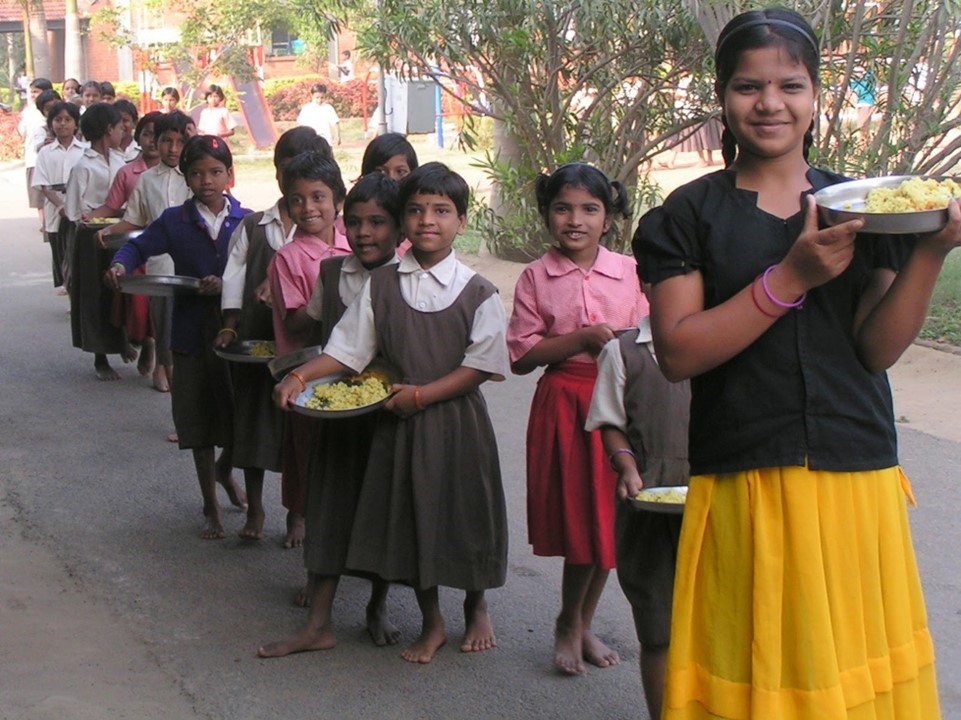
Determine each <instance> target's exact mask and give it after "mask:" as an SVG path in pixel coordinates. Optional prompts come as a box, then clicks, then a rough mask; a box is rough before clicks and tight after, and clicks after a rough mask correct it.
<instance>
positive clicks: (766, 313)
mask: <svg viewBox="0 0 961 720" xmlns="http://www.w3.org/2000/svg"><path fill="white" fill-rule="evenodd" d="M760 279H761V276H760V275H758V276H757V277H756V278H754V282H752V283H751V300H753V301H754V307H756V308H757V309H758V312H760V313H761V314H762V315H766V316H767V317H769V318H774V319H775V320H776V319H777V318H779V317H782V316H781V315H777V314H776V313H770V312H768V311H767V310H765V309H764V308H763V307H761V303H759V302H758V300H757V295H755V294H754V288H755V287H756V286H757V281H758V280H760Z"/></svg>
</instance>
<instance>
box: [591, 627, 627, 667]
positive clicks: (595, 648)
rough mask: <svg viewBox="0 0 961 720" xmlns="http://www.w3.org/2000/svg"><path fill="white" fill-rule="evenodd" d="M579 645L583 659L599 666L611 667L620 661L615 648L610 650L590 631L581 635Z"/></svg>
mask: <svg viewBox="0 0 961 720" xmlns="http://www.w3.org/2000/svg"><path fill="white" fill-rule="evenodd" d="M581 647H582V648H583V653H584V659H585V660H587V662H589V663H590V664H591V665H596V666H597V667H599V668H607V667H613V666H614V665H617V664H618V663H619V662H620V661H621V656H620V655H618V654H617V651H616V650H611V649H610V648H609V647H607V645H605V644H604V643H602V642H601V641H600V639H599V638H598V637H597V635H595V634H594V633H592V632H585V633H583V635H582V636H581Z"/></svg>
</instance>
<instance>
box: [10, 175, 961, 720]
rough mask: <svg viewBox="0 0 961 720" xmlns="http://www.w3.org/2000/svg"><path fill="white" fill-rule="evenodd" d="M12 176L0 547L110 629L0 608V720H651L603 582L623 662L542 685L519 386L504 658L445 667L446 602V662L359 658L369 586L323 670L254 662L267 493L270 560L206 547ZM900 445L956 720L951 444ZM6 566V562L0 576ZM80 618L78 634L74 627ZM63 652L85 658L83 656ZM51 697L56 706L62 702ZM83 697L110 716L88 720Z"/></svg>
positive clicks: (262, 596) (507, 394) (166, 457)
mask: <svg viewBox="0 0 961 720" xmlns="http://www.w3.org/2000/svg"><path fill="white" fill-rule="evenodd" d="M21 177H22V176H21V174H20V172H19V171H18V172H16V173H14V174H13V175H12V176H8V175H7V174H0V217H3V218H6V219H3V220H2V222H3V229H4V232H3V235H2V237H0V327H2V328H3V338H2V341H0V387H2V389H3V391H2V393H0V493H2V495H0V520H2V522H3V525H4V528H5V532H6V533H8V534H9V533H10V532H11V528H13V529H14V530H15V531H16V532H17V533H22V534H24V535H25V536H26V538H27V541H26V543H24V542H19V543H12V544H10V543H7V542H5V541H3V540H0V547H3V548H5V552H6V549H9V548H11V547H13V548H17V550H16V552H19V553H21V554H22V553H25V552H30V553H35V554H36V557H37V563H38V568H39V567H40V566H41V565H42V564H43V562H46V561H45V560H44V558H47V559H49V558H50V557H52V558H54V559H55V566H56V568H58V569H61V570H62V571H63V573H64V574H63V576H62V577H60V578H58V577H55V576H51V577H50V578H49V583H47V584H46V586H48V587H49V591H50V592H52V593H64V594H66V596H67V597H69V599H70V603H71V606H74V604H75V603H76V604H80V605H89V606H90V611H91V613H99V614H100V616H102V615H103V614H104V613H109V616H110V617H111V618H112V619H113V623H114V625H115V627H114V628H113V629H112V632H113V634H112V635H111V636H110V637H109V638H104V637H100V636H98V635H96V634H95V637H92V638H89V639H87V637H86V636H85V635H84V634H83V632H82V628H81V629H76V628H74V629H72V630H68V632H66V633H63V632H58V628H59V625H58V622H57V621H58V619H57V618H56V617H51V618H49V619H48V621H47V622H45V623H37V622H36V621H35V619H34V620H30V621H24V622H21V621H19V620H18V618H21V617H23V618H32V617H34V616H32V615H30V614H29V613H27V612H19V613H18V609H19V610H24V608H20V606H19V605H17V606H16V607H15V606H14V605H15V603H10V605H11V606H10V607H5V608H2V609H0V696H3V697H7V698H11V697H12V698H15V699H16V700H17V701H18V702H19V703H20V704H16V703H14V704H13V705H8V704H7V703H6V702H4V703H0V705H6V706H7V707H6V709H5V708H4V707H2V706H0V718H7V717H9V718H40V717H47V715H45V714H44V712H50V715H49V716H50V717H54V714H53V712H52V710H51V708H59V709H60V710H63V711H62V712H58V713H57V714H56V716H57V717H62V716H65V717H68V718H72V717H82V718H87V717H89V718H105V717H110V718H114V717H132V718H133V717H148V716H149V717H157V718H162V717H168V718H181V717H182V718H193V717H210V718H231V720H242V719H245V718H251V719H259V718H265V717H276V718H294V717H321V718H332V717H337V718H340V719H341V720H348V719H350V718H365V719H367V718H468V717H470V718H578V719H582V718H594V717H604V718H611V719H616V718H644V717H646V713H645V711H644V710H643V701H642V698H641V693H640V688H639V682H638V678H637V643H636V640H635V639H634V635H633V628H632V625H631V621H630V615H629V610H628V606H627V603H626V601H625V600H624V599H623V596H622V595H621V594H620V591H619V589H618V588H617V587H616V583H614V582H612V583H611V585H610V586H609V589H608V592H607V593H606V594H605V596H604V598H603V600H602V604H601V607H600V609H599V612H598V618H597V630H598V632H599V634H600V635H601V637H602V638H603V639H605V640H606V641H608V642H609V643H611V644H613V645H614V646H615V647H616V648H617V649H618V650H619V651H620V653H621V656H622V658H623V663H622V664H621V665H620V666H619V667H616V668H613V669H609V670H604V671H601V670H596V669H594V670H591V671H589V672H588V673H587V674H586V676H585V677H581V678H562V677H559V676H558V675H556V674H555V673H554V672H552V670H551V667H550V663H549V659H550V646H551V630H552V618H553V616H554V615H555V614H556V611H557V605H558V591H559V582H560V581H559V570H560V566H559V563H558V561H557V560H551V559H546V560H545V559H539V558H534V557H532V556H531V554H530V552H529V549H528V546H527V544H526V532H525V518H524V496H523V437H524V426H525V423H526V417H527V407H528V403H529V398H530V396H531V393H532V390H533V379H532V378H511V379H510V380H508V381H507V382H505V383H499V384H489V386H488V387H487V389H486V394H487V397H488V400H489V403H490V407H491V414H492V416H493V419H494V423H495V426H496V428H497V430H498V438H499V442H500V449H501V458H502V465H503V468H504V472H505V482H506V486H507V493H508V504H509V508H510V533H511V554H510V571H509V575H508V581H507V586H506V587H505V588H503V589H500V590H497V591H494V592H492V593H491V594H490V602H491V610H492V615H493V619H494V622H495V627H496V630H497V634H498V638H499V647H498V648H497V649H496V650H495V651H493V652H489V653H483V654H480V655H477V656H469V655H464V654H461V653H460V652H458V651H457V649H456V640H457V638H458V637H459V631H460V628H461V622H460V616H459V606H458V604H459V602H460V597H459V596H458V595H457V594H456V593H454V592H452V591H451V592H445V593H443V594H442V602H443V606H444V611H445V615H446V616H447V617H448V621H449V629H450V641H451V646H450V647H448V648H445V649H444V650H442V651H441V653H440V654H439V655H438V657H437V658H436V659H435V661H434V663H432V664H431V665H429V666H424V667H415V666H411V665H408V664H407V663H404V662H403V661H401V660H400V659H399V658H398V652H397V650H396V649H387V650H384V649H379V648H375V647H373V646H372V645H371V644H370V643H369V642H368V641H367V640H366V638H365V635H364V632H363V605H364V602H365V599H366V597H365V593H366V591H367V587H366V586H365V584H364V583H362V582H360V581H356V580H351V579H346V580H344V582H343V584H342V586H341V592H340V595H339V597H338V600H337V603H336V607H335V612H336V617H337V619H338V624H339V633H338V634H339V637H340V645H339V646H338V647H337V648H336V649H335V650H333V651H330V652H324V653H312V654H307V655H301V656H295V657H291V658H285V659H279V660H271V661H263V660H258V659H257V658H256V657H255V656H254V652H255V650H256V648H257V645H258V644H259V643H260V642H262V641H264V640H268V639H274V638H277V637H280V636H283V635H284V634H286V633H288V632H290V631H292V630H294V629H295V628H297V627H298V626H299V625H300V623H301V622H302V619H303V617H304V611H303V610H301V609H298V608H295V607H293V606H292V604H291V597H292V595H293V593H294V591H295V590H296V588H297V587H298V585H299V583H300V582H301V580H302V574H303V570H302V566H301V559H300V557H299V554H298V553H297V552H296V551H282V550H281V549H280V548H279V537H280V536H281V533H282V510H281V508H280V504H279V483H278V482H277V478H276V477H272V478H271V479H270V480H269V481H268V483H267V495H268V497H269V498H270V505H269V507H268V512H269V513H270V515H269V519H268V527H267V530H268V533H269V539H268V540H267V541H265V542H263V543H261V544H245V543H241V542H240V541H239V540H237V539H234V537H233V534H231V536H230V537H229V538H228V539H227V540H225V541H221V542H203V541H200V540H199V539H197V530H198V527H199V521H200V511H199V493H198V490H197V486H196V480H195V479H194V472H193V467H192V464H191V460H190V456H189V454H188V453H186V452H180V451H178V450H177V449H176V448H175V447H174V446H172V445H169V444H168V443H166V442H165V441H164V436H165V435H166V433H167V432H168V430H169V429H170V412H169V400H168V398H167V397H166V396H164V395H161V394H159V393H156V392H154V391H153V390H151V389H149V387H148V385H147V384H146V383H145V382H144V381H143V380H141V379H140V378H139V377H138V376H137V375H136V372H135V370H134V369H133V368H131V367H125V368H122V369H121V374H122V376H123V379H122V380H121V381H120V382H117V383H101V382H98V381H97V380H96V379H95V378H94V375H93V372H92V358H90V356H88V355H84V354H82V353H81V352H80V351H78V350H75V349H73V348H71V347H70V337H69V318H68V316H67V314H66V312H65V310H66V302H65V299H64V298H62V297H57V296H55V295H54V294H53V291H52V289H51V287H50V284H49V279H48V277H49V271H48V263H49V261H48V255H47V254H46V253H47V251H46V248H45V247H44V246H43V245H41V244H40V243H39V242H38V241H37V240H36V239H35V238H36V233H35V230H34V229H33V221H32V219H31V220H28V219H26V218H25V213H23V212H21V211H19V206H14V205H13V204H12V203H11V202H10V200H9V198H10V197H15V198H16V200H17V201H18V202H19V199H20V194H19V193H18V192H17V191H15V190H14V183H15V182H19V181H20V179H21ZM3 208H6V210H4V209H3ZM902 447H903V450H902V455H903V462H904V465H905V467H906V468H907V470H908V473H909V474H910V476H911V477H912V478H913V481H914V484H915V489H916V493H917V495H918V497H919V499H920V500H921V503H922V504H921V507H919V508H918V509H917V510H915V511H913V512H912V522H913V526H914V530H915V537H916V545H917V550H918V555H919V560H920V564H921V571H922V575H923V578H924V581H925V586H926V590H927V599H928V605H929V613H930V616H931V625H932V628H933V630H934V634H935V639H936V643H937V648H938V654H939V665H940V682H941V687H942V699H943V704H944V706H945V718H954V719H956V720H961V592H959V582H961V580H959V579H961V553H959V552H958V551H957V546H958V540H959V538H961V533H959V521H958V519H957V518H958V513H957V508H958V506H959V503H958V500H957V493H956V490H955V487H956V478H957V472H958V468H959V467H961V445H958V444H956V443H951V442H948V441H944V440H937V439H935V438H933V437H931V436H928V435H925V434H923V433H919V432H916V431H913V430H910V429H905V430H903V431H902ZM226 522H227V526H228V531H230V532H231V533H234V532H235V531H236V530H237V529H239V528H240V526H241V524H242V516H241V515H240V514H239V513H237V512H228V513H227V515H226ZM8 539H9V537H8ZM10 560H11V558H10V557H9V556H7V555H4V563H0V572H4V570H3V569H4V568H5V567H8V565H7V564H6V563H7V562H8V561H10ZM21 570H22V568H21ZM44 577H46V576H44ZM3 583H4V581H3V580H2V579H0V585H2V584H3ZM43 587H44V585H41V584H39V583H38V585H37V586H36V587H35V588H33V589H32V590H31V592H33V593H34V594H39V593H42V592H44V590H43ZM8 590H9V588H8ZM28 594H29V593H28ZM391 606H392V612H393V616H394V619H395V620H396V621H397V622H398V624H399V625H400V627H401V629H402V631H403V636H404V638H405V639H410V638H413V637H415V636H416V634H417V631H418V619H419V613H418V611H417V608H416V604H415V602H414V598H413V594H412V593H411V592H410V591H409V590H407V589H404V588H395V589H393V590H392V594H391ZM74 614H76V615H78V616H80V617H83V612H82V611H77V612H76V613H74ZM31 623H32V624H31ZM34 625H35V626H34ZM51 633H54V636H53V637H51ZM5 635H6V636H7V637H11V636H13V637H16V638H18V642H21V643H26V645H29V647H30V649H31V650H32V652H31V653H24V654H25V655H27V656H28V657H29V658H30V663H29V665H27V666H26V667H24V666H22V665H18V663H17V658H18V655H19V652H18V650H17V648H14V647H11V646H10V644H9V643H7V642H4V640H3V637H4V636H5ZM78 638H84V639H83V640H82V643H81V646H79V647H78V642H80V641H78ZM26 645H25V646H23V647H22V648H21V649H25V648H26ZM64 657H66V658H67V659H68V665H67V666H65V665H64V663H63V662H62V660H63V658H64ZM81 666H82V668H83V672H84V673H86V675H84V677H89V678H90V683H89V684H87V686H86V687H79V685H83V683H73V684H72V681H73V674H75V673H76V672H77V671H78V669H79V668H80V667H81ZM14 668H16V669H18V670H19V671H20V672H21V673H22V675H21V676H20V677H21V678H22V679H23V683H25V684H27V685H29V683H28V679H29V680H31V681H32V682H33V684H34V685H37V684H38V683H39V684H40V685H42V686H43V687H44V688H48V689H47V690H46V696H45V697H46V699H45V700H44V703H40V702H39V700H37V699H36V698H32V699H31V698H30V697H25V694H24V686H23V685H21V684H20V683H18V681H17V680H16V677H17V675H16V674H15V673H11V672H9V670H11V669H14ZM113 668H117V669H116V670H114V669H113ZM4 669H6V671H5V670H4ZM114 672H116V673H120V674H121V676H122V679H123V682H124V683H126V684H127V687H126V695H127V696H130V695H132V696H134V697H142V698H143V701H144V704H143V705H142V706H141V707H139V708H138V709H137V710H130V709H129V707H130V706H129V704H126V705H124V704H122V703H121V701H120V700H118V699H117V698H119V697H122V696H124V694H125V693H124V692H123V690H124V688H119V689H118V688H116V687H113V685H116V684H117V682H118V680H119V679H120V678H117V677H115V676H114V675H113V674H112V673H114ZM68 676H69V677H68ZM38 678H42V680H38ZM137 678H143V679H142V680H138V679H137ZM64 687H66V688H68V689H67V690H64V689H63V688H64ZM58 692H59V693H60V695H62V696H66V697H67V699H64V698H63V697H61V698H60V700H59V701H58V700H57V697H58ZM72 695H73V696H82V697H84V698H87V699H86V700H85V702H87V703H88V704H89V705H88V706H87V707H86V709H85V711H84V713H81V712H80V710H79V709H78V708H79V705H78V704H77V703H71V702H69V697H70V696H72ZM47 696H49V697H47ZM98 696H101V697H103V698H110V699H111V702H115V704H116V707H114V706H113V705H111V704H110V703H107V702H106V701H99V702H100V704H98V699H97V698H98ZM126 700H129V697H127V698H126ZM64 709H65V710H64ZM64 713H65V714H64Z"/></svg>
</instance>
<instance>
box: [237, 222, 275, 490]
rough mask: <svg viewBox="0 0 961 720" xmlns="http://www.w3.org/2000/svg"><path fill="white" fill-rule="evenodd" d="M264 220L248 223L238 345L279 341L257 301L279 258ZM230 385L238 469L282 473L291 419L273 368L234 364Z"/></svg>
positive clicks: (265, 308)
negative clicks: (279, 398)
mask: <svg viewBox="0 0 961 720" xmlns="http://www.w3.org/2000/svg"><path fill="white" fill-rule="evenodd" d="M263 216H264V214H263V213H262V212H259V213H253V214H251V215H248V216H247V217H245V218H244V219H243V223H244V224H245V225H246V227H247V238H248V246H247V266H246V274H245V276H244V297H243V301H242V305H241V308H240V323H239V325H238V326H237V339H238V340H273V339H274V325H273V319H272V317H271V311H270V308H269V307H267V306H266V305H264V304H263V303H260V302H258V301H257V299H256V298H255V297H254V293H255V291H256V290H257V287H258V286H259V285H260V284H261V283H262V282H263V281H264V279H265V278H266V277H267V265H268V264H269V263H270V259H271V258H272V257H273V256H274V249H273V248H272V247H271V246H270V243H268V242H267V233H266V231H265V229H264V226H263V225H260V224H259V223H260V220H261V219H262V218H263ZM230 380H231V385H232V387H233V395H234V454H233V464H234V467H238V468H260V469H263V470H271V471H273V472H280V455H281V439H282V437H283V431H284V419H285V418H284V413H283V411H282V410H280V409H278V408H277V406H276V405H274V402H273V396H272V394H273V391H274V384H275V381H274V378H273V376H271V374H270V371H269V370H268V369H267V365H259V364H251V363H230Z"/></svg>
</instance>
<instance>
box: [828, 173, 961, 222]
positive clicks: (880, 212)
mask: <svg viewBox="0 0 961 720" xmlns="http://www.w3.org/2000/svg"><path fill="white" fill-rule="evenodd" d="M952 197H954V198H959V199H961V183H959V182H957V181H955V180H954V179H953V178H948V177H927V176H911V175H893V176H891V177H884V178H869V179H866V180H852V181H851V182H845V183H838V184H837V185H831V186H829V187H826V188H822V189H821V190H818V191H817V192H816V193H814V200H815V201H816V202H817V204H818V209H819V211H820V214H821V219H822V220H824V222H826V223H827V224H828V225H839V224H840V223H843V222H847V221H848V220H863V221H864V227H863V228H861V232H866V233H880V234H885V235H905V234H911V233H928V232H937V231H938V230H940V229H941V228H943V227H944V226H945V225H947V223H948V210H947V208H948V201H949V200H950V199H951V198H952Z"/></svg>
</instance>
